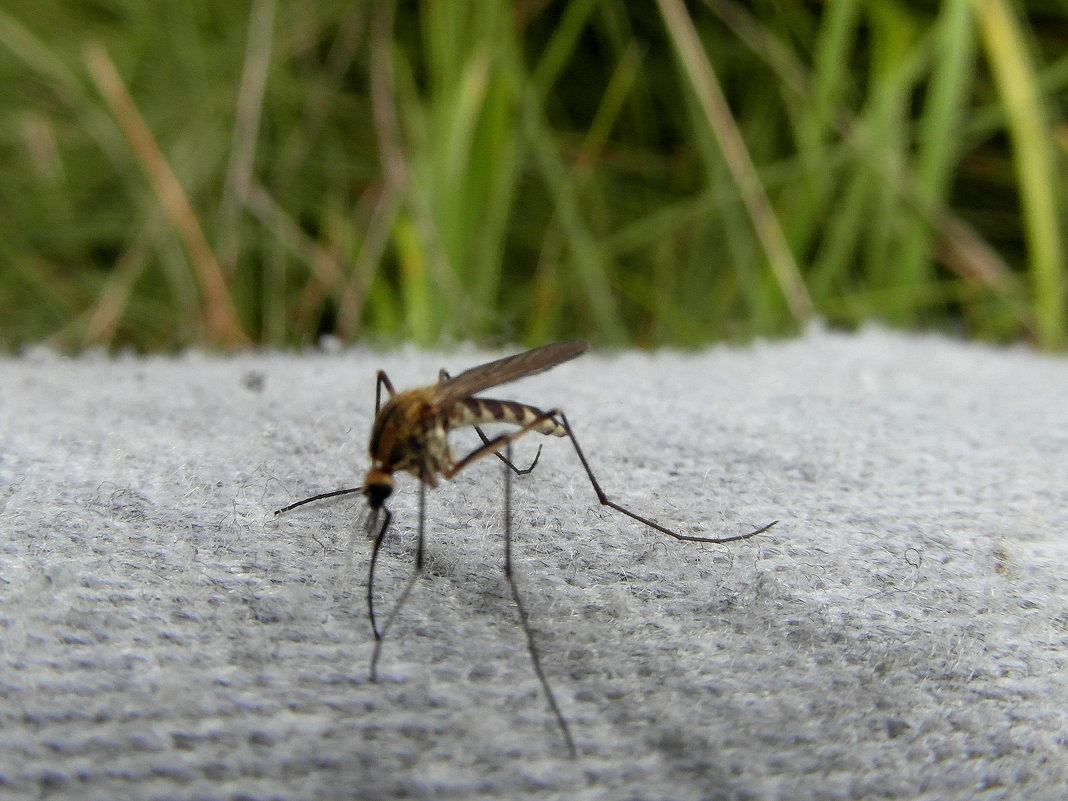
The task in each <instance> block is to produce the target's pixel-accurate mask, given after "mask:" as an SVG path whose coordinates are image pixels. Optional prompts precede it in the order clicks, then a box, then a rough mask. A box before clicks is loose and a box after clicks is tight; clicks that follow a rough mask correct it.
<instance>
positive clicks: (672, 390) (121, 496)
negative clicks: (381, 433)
mask: <svg viewBox="0 0 1068 801" xmlns="http://www.w3.org/2000/svg"><path fill="white" fill-rule="evenodd" d="M503 353H504V352H486V351H475V350H470V349H461V350H458V351H454V352H447V353H446V352H443V353H426V352H421V351H417V350H402V351H397V352H388V353H382V352H375V351H371V350H366V349H353V350H342V349H335V350H333V351H329V350H328V351H324V352H317V353H314V354H307V355H292V354H278V353H258V354H248V355H240V356H234V357H220V356H207V355H202V354H196V353H191V354H187V355H184V356H181V357H177V358H162V357H153V358H134V357H124V358H117V359H106V358H102V357H94V356H92V355H90V356H85V357H80V358H76V359H67V358H61V357H58V356H55V355H54V354H51V353H49V352H47V351H35V352H33V353H28V354H25V355H23V356H21V357H19V358H9V359H5V360H2V361H0V797H3V798H5V799H7V798H19V797H27V798H48V799H67V798H70V799H115V798H159V799H171V798H173V799H186V798H203V799H238V798H241V799H274V798H281V799H288V798H292V799H298V798H316V799H332V798H358V799H387V798H399V797H405V798H427V799H498V798H532V799H550V798H551V799H557V798H561V799H562V798H566V799H822V800H824V801H826V800H828V799H853V798H887V799H922V798H931V799H935V798H937V799H971V798H981V799H1000V798H1006V799H1007V798H1029V799H1047V798H1048V799H1051V800H1052V799H1059V798H1063V797H1064V788H1065V787H1066V786H1068V781H1066V780H1068V671H1066V662H1068V592H1066V588H1065V580H1064V575H1065V563H1066V561H1068V560H1066V557H1068V536H1066V530H1068V416H1066V408H1068V407H1066V405H1065V399H1066V398H1068V362H1066V361H1065V360H1064V359H1063V358H1056V357H1049V356H1042V355H1037V354H1035V353H1033V352H1031V351H1028V350H1025V349H1022V348H1014V349H995V348H990V347H983V346H977V345H971V344H963V343H960V342H956V341H952V340H949V339H946V338H942V337H937V336H908V335H902V334H896V333H889V332H886V331H883V330H879V329H869V330H865V331H862V332H860V333H858V334H850V335H847V334H837V333H831V332H827V331H824V330H820V329H813V330H812V331H811V332H809V333H808V334H807V335H805V336H804V337H802V338H799V339H797V340H794V341H783V342H768V343H757V344H754V345H752V346H749V347H743V348H734V347H717V348H712V349H708V350H705V351H701V352H698V353H681V352H673V351H663V352H659V353H654V354H647V353H638V352H622V353H612V352H598V351H597V350H596V349H595V350H593V351H591V353H589V354H586V355H584V356H582V357H581V358H580V359H578V360H576V361H573V362H569V363H567V364H564V365H561V366H560V367H558V368H556V369H554V370H552V371H550V372H547V373H544V374H542V375H538V376H534V377H531V378H528V379H525V380H524V381H523V382H520V383H516V384H510V385H507V386H504V387H500V388H498V389H495V390H490V391H487V392H485V393H483V394H484V395H485V396H488V397H498V398H505V399H514V400H521V401H524V402H527V403H531V404H534V405H536V406H539V407H542V408H552V407H560V408H562V409H563V410H564V411H565V412H566V413H567V415H568V418H569V420H570V421H571V424H572V425H573V427H574V430H575V433H576V435H577V437H578V439H579V442H580V443H581V445H582V447H583V449H584V451H585V452H586V454H587V456H588V457H589V460H590V463H591V466H592V468H593V470H594V471H595V472H596V475H597V477H598V479H599V481H600V482H601V484H602V486H603V488H604V490H605V492H606V493H607V494H608V496H609V497H610V498H611V499H613V500H614V501H617V502H618V503H621V504H623V505H624V506H627V507H628V508H630V509H632V510H633V511H635V512H637V513H639V514H643V515H646V516H648V517H650V518H652V519H654V520H656V521H658V522H659V523H661V524H663V525H665V526H669V527H674V528H677V529H678V530H679V531H680V532H681V533H689V534H694V533H704V534H705V535H706V536H729V535H733V534H738V533H743V532H745V531H747V530H750V529H753V528H756V527H757V526H760V525H763V524H765V523H768V522H770V521H772V520H779V521H780V522H779V523H778V525H776V526H775V527H774V528H772V529H770V530H769V531H767V532H765V533H763V534H760V535H759V536H757V537H754V538H752V539H750V540H746V541H744V542H738V543H731V544H729V545H706V544H697V543H689V542H680V541H676V540H674V539H672V538H670V537H667V536H665V535H663V534H661V533H658V532H656V531H653V530H650V529H648V528H647V527H644V526H642V525H641V524H639V523H637V522H635V521H633V520H630V519H628V518H627V517H625V516H623V515H621V514H618V513H617V512H614V511H612V510H611V509H608V508H606V507H602V506H600V505H599V504H598V502H597V497H596V495H595V494H594V492H593V490H592V489H591V487H590V484H589V482H588V480H587V478H586V476H585V474H584V473H583V471H582V467H581V465H580V463H579V461H578V459H577V458H576V455H575V453H574V451H573V450H572V448H571V447H570V444H569V442H568V441H567V440H566V439H557V438H555V437H542V436H540V435H538V434H531V435H530V436H529V437H527V438H524V439H523V440H521V441H520V442H518V443H517V445H516V450H515V460H516V462H517V463H519V464H521V465H522V464H526V463H527V462H529V460H530V459H532V458H533V456H534V454H535V452H536V448H537V445H539V444H540V445H542V446H543V451H542V454H541V457H540V461H539V464H538V465H537V467H536V469H535V470H534V471H533V472H532V473H531V474H530V475H528V476H522V477H519V478H516V479H515V480H514V481H513V483H512V488H513V496H514V497H513V520H512V529H511V530H512V535H513V538H514V543H515V546H514V547H515V566H516V577H517V581H518V582H519V586H520V590H521V592H522V594H523V598H524V600H525V605H526V609H527V611H528V613H529V615H530V620H531V625H532V627H533V630H534V633H535V637H536V641H537V645H538V650H539V653H540V656H541V661H542V665H543V667H544V670H545V673H546V675H547V677H548V680H549V682H550V684H551V686H552V687H553V689H554V691H555V693H556V696H557V698H558V699H559V701H560V705H561V707H562V711H563V714H564V716H565V717H566V719H567V720H568V721H569V723H570V726H571V730H572V732H573V734H574V737H575V740H576V742H577V744H578V748H579V755H578V757H577V758H576V759H573V760H572V759H569V758H568V756H567V751H566V749H565V747H564V744H563V741H562V739H561V736H560V732H559V730H558V729H557V727H556V724H555V722H554V719H553V717H552V715H551V713H550V712H549V709H548V707H547V704H546V699H545V696H544V694H543V692H542V690H541V687H540V685H539V683H538V681H537V678H536V677H535V675H534V672H533V669H532V666H531V662H530V659H529V656H528V654H527V651H526V645H525V639H524V635H523V632H522V629H521V628H520V626H519V621H518V617H517V614H516V610H515V607H514V605H513V603H512V600H511V595H510V592H509V589H508V586H507V584H506V582H505V580H504V576H503V572H502V555H503V537H502V532H503V530H504V527H503V520H502V511H501V510H502V486H503V480H504V478H503V468H502V466H501V464H500V463H499V462H498V461H497V460H496V459H493V458H488V459H485V460H482V461H480V462H478V463H476V464H473V465H471V466H470V467H468V468H467V469H466V470H465V471H463V472H462V473H461V474H460V475H458V476H457V477H456V478H455V479H454V480H453V481H451V482H443V483H442V486H440V487H439V488H437V489H434V490H429V491H428V492H427V496H426V499H427V513H426V527H425V535H426V543H427V561H426V569H425V571H424V575H423V576H422V577H421V578H420V580H419V581H418V582H417V584H416V585H415V587H414V589H413V591H412V594H411V596H410V597H409V599H408V603H407V605H406V606H405V608H404V609H403V610H402V611H401V613H400V614H399V615H398V616H397V619H396V621H395V623H394V626H393V628H392V630H391V631H390V632H389V635H388V637H387V638H386V640H385V642H384V646H383V650H382V655H381V662H380V665H379V670H380V676H379V681H378V682H376V683H372V682H371V681H369V678H368V668H369V662H370V657H371V653H372V648H373V638H372V636H371V631H370V627H369V622H368V618H367V608H366V578H367V577H366V571H367V561H368V556H369V553H370V545H369V542H368V540H367V538H366V536H365V526H364V523H363V518H362V515H363V507H364V503H363V499H362V497H361V496H360V495H351V496H347V497H343V498H339V499H336V500H334V501H330V502H322V503H317V504H310V505H307V506H304V507H301V508H299V509H295V510H293V511H292V512H290V513H288V514H286V515H283V516H281V517H277V518H276V517H274V516H273V514H272V511H273V510H274V509H276V508H278V507H280V506H282V505H284V504H287V503H289V502H291V501H294V500H298V499H300V498H302V497H304V496H307V495H310V494H313V493H317V492H324V491H328V490H333V489H338V488H341V487H351V486H358V485H359V484H360V482H361V481H362V479H363V473H364V471H365V470H366V469H367V466H368V463H367V455H366V449H367V436H368V432H369V430H370V424H371V414H372V411H373V404H374V386H375V383H374V382H375V371H376V370H377V369H378V368H380V367H381V368H383V369H385V370H386V371H387V372H388V373H389V376H390V378H391V379H392V381H393V383H394V384H395V385H396V387H397V388H398V389H401V388H408V387H411V386H417V385H420V384H426V383H432V382H433V381H435V380H436V378H437V374H438V369H439V368H440V367H446V368H447V369H448V370H449V371H450V372H451V373H452V374H454V375H455V374H457V373H458V372H460V371H462V370H463V369H466V368H467V367H470V366H472V365H474V364H478V363H479V362H482V361H486V360H488V359H491V358H496V357H498V356H500V355H503ZM453 439H454V442H455V447H456V450H457V452H458V453H462V452H465V449H468V450H469V449H471V448H474V447H475V446H476V445H477V443H478V440H477V438H476V437H475V435H474V433H473V432H472V431H469V430H467V431H460V432H456V433H455V435H454V437H453ZM417 500H418V491H417V488H416V485H415V483H414V481H413V480H411V479H410V478H409V477H407V476H405V477H401V478H399V479H398V486H397V491H396V493H395V495H394V496H393V497H392V498H391V499H390V501H389V506H390V508H391V509H392V511H393V513H394V524H393V530H392V533H391V534H390V536H389V537H388V538H387V540H386V543H385V545H384V547H383V552H382V556H381V559H380V562H379V564H378V568H377V570H378V575H377V578H376V590H377V594H376V604H377V608H378V610H379V612H380V614H382V615H386V614H388V613H389V610H390V609H391V608H392V605H393V603H394V602H395V601H396V599H397V597H398V595H399V594H400V592H401V590H402V589H403V587H404V584H405V581H406V579H407V577H408V576H409V575H410V572H411V570H412V553H413V549H414V543H415V537H416V530H417V523H418V503H417Z"/></svg>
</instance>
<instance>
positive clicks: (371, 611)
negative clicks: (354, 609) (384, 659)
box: [367, 506, 393, 641]
mask: <svg viewBox="0 0 1068 801" xmlns="http://www.w3.org/2000/svg"><path fill="white" fill-rule="evenodd" d="M382 511H383V512H385V515H386V517H385V520H383V521H382V527H381V528H380V529H378V533H377V534H375V539H374V544H373V545H372V546H371V563H370V565H369V566H368V568H367V616H368V617H369V618H370V619H371V631H373V632H374V635H375V640H376V641H378V640H381V639H382V636H381V635H380V634H379V632H378V620H377V618H376V617H375V565H377V564H378V552H379V551H380V550H381V549H382V541H383V540H384V539H385V538H386V529H388V528H389V523H390V521H391V520H392V519H393V513H392V512H390V511H389V509H387V508H386V507H385V506H383V507H382ZM371 526H374V520H373V519H372V520H371Z"/></svg>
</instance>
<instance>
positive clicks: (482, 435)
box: [438, 367, 541, 476]
mask: <svg viewBox="0 0 1068 801" xmlns="http://www.w3.org/2000/svg"><path fill="white" fill-rule="evenodd" d="M451 377H452V376H450V375H449V371H448V370H446V369H445V368H444V367H442V368H441V369H440V370H438V383H439V384H441V383H443V382H445V381H448V380H449V379H450V378H451ZM473 428H474V429H475V433H476V434H478V437H479V439H481V440H482V442H483V444H485V445H489V444H490V438H489V437H487V436H486V432H484V431H483V430H482V429H481V428H479V427H478V426H473ZM495 453H496V454H497V458H498V459H500V460H501V461H502V462H504V463H505V464H506V465H508V467H509V468H510V469H511V471H512V472H513V473H515V474H516V475H517V476H525V475H526V474H527V473H529V472H531V471H532V470H533V469H534V467H535V465H537V463H538V459H540V458H541V444H540V443H539V445H538V452H537V453H535V454H534V461H532V462H531V463H530V464H529V465H527V466H526V467H522V468H520V467H516V466H515V463H514V462H512V460H511V457H510V456H505V455H504V454H503V453H501V452H500V451H495Z"/></svg>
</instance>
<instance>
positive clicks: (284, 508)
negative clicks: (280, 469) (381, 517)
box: [274, 487, 363, 517]
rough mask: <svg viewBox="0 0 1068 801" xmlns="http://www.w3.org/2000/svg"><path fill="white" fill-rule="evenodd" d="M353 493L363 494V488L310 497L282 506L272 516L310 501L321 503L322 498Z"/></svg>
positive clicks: (348, 488) (349, 488) (352, 488)
mask: <svg viewBox="0 0 1068 801" xmlns="http://www.w3.org/2000/svg"><path fill="white" fill-rule="evenodd" d="M353 492H363V487H347V488H346V489H339V490H334V491H333V492H322V493H319V494H318V495H312V496H311V497H310V498H305V499H304V500H302V501H297V502H296V503H291V504H289V506H283V507H282V508H281V509H275V510H274V514H275V516H276V517H277V516H278V515H280V514H282V513H284V512H288V511H289V510H290V509H296V508H297V507H298V506H303V505H304V504H306V503H311V502H312V501H321V500H323V499H324V498H334V497H336V496H338V495H349V494H350V493H353Z"/></svg>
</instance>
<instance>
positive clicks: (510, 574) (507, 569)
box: [504, 442, 577, 759]
mask: <svg viewBox="0 0 1068 801" xmlns="http://www.w3.org/2000/svg"><path fill="white" fill-rule="evenodd" d="M505 448H506V449H507V456H508V457H509V459H510V458H511V456H512V443H510V442H509V443H508V444H506V445H505ZM505 464H506V465H510V463H509V461H508V460H507V459H506V460H505ZM504 576H505V578H507V579H508V586H509V587H511V588H512V600H514V601H515V608H516V609H517V610H518V611H519V622H520V623H522V625H523V633H524V634H525V635H526V637H527V651H529V652H530V661H531V662H532V663H533V664H534V672H535V673H536V674H537V676H538V681H540V682H541V686H542V689H543V690H545V697H546V699H548V701H549V708H550V709H551V710H552V712H553V715H554V716H555V717H556V723H557V725H558V726H559V727H560V731H561V732H562V733H563V735H564V740H565V741H566V742H567V750H568V753H569V754H570V755H571V757H572V759H574V757H575V755H576V753H577V752H576V750H575V741H574V740H573V739H572V738H571V730H570V729H569V728H568V726H567V721H566V720H565V719H564V716H563V714H562V713H561V712H560V705H559V704H557V703H556V696H555V695H553V691H552V688H551V687H550V686H549V681H548V679H546V678H545V673H544V671H542V669H541V659H540V658H539V657H538V648H537V645H535V643H534V632H532V631H531V630H530V618H529V617H528V616H527V610H526V608H525V607H524V606H523V601H522V599H521V598H520V597H519V585H518V584H516V581H515V572H514V571H513V569H512V476H511V473H510V472H509V471H508V470H505V471H504Z"/></svg>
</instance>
